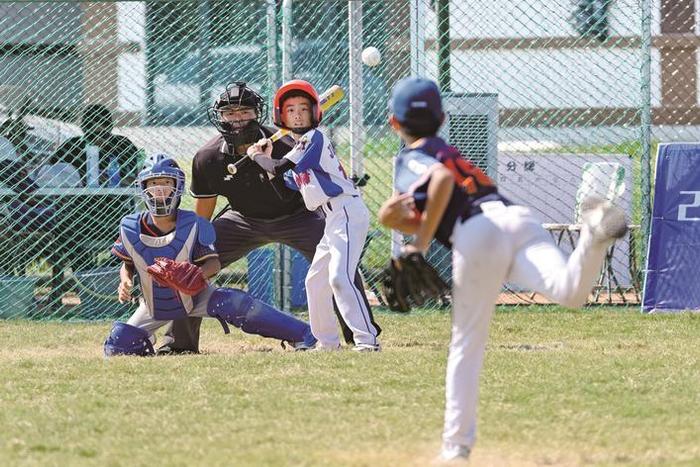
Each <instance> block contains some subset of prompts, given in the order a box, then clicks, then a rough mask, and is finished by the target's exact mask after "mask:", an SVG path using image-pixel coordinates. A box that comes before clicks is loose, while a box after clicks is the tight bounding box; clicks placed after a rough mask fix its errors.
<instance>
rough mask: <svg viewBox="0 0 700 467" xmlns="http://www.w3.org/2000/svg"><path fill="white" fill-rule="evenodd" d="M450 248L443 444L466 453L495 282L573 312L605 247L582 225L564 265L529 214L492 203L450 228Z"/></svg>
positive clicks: (591, 282)
mask: <svg viewBox="0 0 700 467" xmlns="http://www.w3.org/2000/svg"><path fill="white" fill-rule="evenodd" d="M499 204H500V203H499ZM452 244H453V247H452V270H453V282H454V285H453V295H452V300H453V313H452V341H451V343H450V352H449V357H448V360H447V377H446V406H445V427H444V431H443V442H446V443H453V444H459V445H463V446H467V447H470V448H471V447H472V446H473V444H474V442H475V440H476V409H477V403H478V391H479V374H480V372H481V367H482V363H483V359H484V351H485V349H486V339H487V338H488V330H489V322H490V321H491V316H492V314H493V311H494V308H495V302H496V299H497V298H498V294H499V293H500V291H501V287H502V286H503V284H504V283H505V282H506V281H508V282H513V283H515V284H518V285H520V286H522V287H524V288H525V289H528V290H532V291H537V292H540V293H542V294H543V295H545V296H546V297H547V298H549V299H550V300H552V301H554V302H557V303H560V304H561V305H564V306H567V307H572V308H575V307H580V306H582V305H584V304H585V302H586V298H587V297H588V294H589V293H590V291H591V289H592V287H593V285H594V283H595V280H596V279H597V278H598V275H599V273H600V271H601V268H602V266H603V261H604V259H605V253H606V250H607V247H608V246H609V243H599V242H594V241H593V239H592V237H591V234H590V232H589V230H588V228H587V227H586V226H585V225H584V227H583V228H582V229H581V236H580V238H579V241H578V245H577V246H576V248H575V249H574V251H573V252H572V253H571V256H569V258H568V260H567V258H566V257H565V255H564V253H563V252H562V251H561V250H560V249H559V248H558V247H557V246H556V245H555V244H554V241H553V240H552V238H551V236H550V234H549V233H548V232H547V231H546V230H545V229H544V228H543V227H542V224H541V222H540V221H539V220H538V219H536V218H535V216H534V215H533V213H532V211H531V210H530V209H529V208H526V207H523V206H508V207H505V206H503V205H500V208H497V209H493V210H489V211H486V212H485V213H484V214H481V215H477V216H475V217H472V218H469V219H468V220H467V221H465V222H464V223H458V224H457V225H456V226H455V229H454V231H453V234H452Z"/></svg>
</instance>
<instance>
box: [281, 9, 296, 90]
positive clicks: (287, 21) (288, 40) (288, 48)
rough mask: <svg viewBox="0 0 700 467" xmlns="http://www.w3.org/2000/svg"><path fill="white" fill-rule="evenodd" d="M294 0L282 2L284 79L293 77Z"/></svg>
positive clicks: (287, 79)
mask: <svg viewBox="0 0 700 467" xmlns="http://www.w3.org/2000/svg"><path fill="white" fill-rule="evenodd" d="M293 74H294V71H293V70H292V0H284V1H283V2H282V81H289V80H290V79H292V76H293Z"/></svg>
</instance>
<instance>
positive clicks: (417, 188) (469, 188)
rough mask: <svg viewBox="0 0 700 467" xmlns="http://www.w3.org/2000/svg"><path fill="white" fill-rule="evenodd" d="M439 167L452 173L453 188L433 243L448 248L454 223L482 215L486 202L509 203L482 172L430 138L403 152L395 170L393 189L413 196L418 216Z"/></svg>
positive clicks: (457, 153)
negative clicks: (483, 204) (432, 177)
mask: <svg viewBox="0 0 700 467" xmlns="http://www.w3.org/2000/svg"><path fill="white" fill-rule="evenodd" d="M439 165H443V166H444V167H447V168H448V169H449V170H450V172H452V175H453V176H454V179H455V185H456V187H455V189H454V190H453V191H452V197H451V198H450V201H449V203H448V204H447V208H446V209H445V214H444V215H443V217H442V219H441V220H440V224H439V225H438V229H437V231H436V232H435V239H436V240H438V241H439V242H440V243H442V244H443V245H445V246H447V247H448V248H451V246H452V245H451V242H450V236H451V235H452V230H453V229H454V225H455V223H456V222H457V221H463V220H465V219H467V218H469V217H470V216H473V215H476V214H479V213H481V209H480V208H479V205H481V203H483V202H485V201H503V202H504V204H510V202H508V200H506V199H505V198H504V197H502V196H501V195H500V194H499V193H498V190H497V188H496V185H495V184H494V183H493V181H492V180H491V179H490V178H489V177H488V176H487V175H486V174H485V173H484V172H483V171H482V170H481V169H479V168H478V167H476V166H475V165H474V164H472V163H471V162H469V161H468V160H466V159H464V158H463V157H462V155H461V154H460V153H459V151H457V149H455V148H454V147H452V146H449V145H448V144H447V143H445V142H444V141H443V140H442V139H440V138H437V137H432V138H426V139H425V141H424V142H423V143H422V144H421V145H420V146H418V147H415V148H404V149H402V150H401V152H400V153H399V155H398V157H397V160H396V166H395V169H394V170H395V172H394V180H395V182H394V189H395V190H396V191H398V192H399V193H402V194H403V193H410V194H412V195H413V199H414V201H415V204H416V209H417V210H418V212H420V213H422V212H423V210H424V209H425V204H426V202H427V200H428V183H429V182H430V178H431V176H432V174H433V173H434V171H435V168H436V167H438V166H439Z"/></svg>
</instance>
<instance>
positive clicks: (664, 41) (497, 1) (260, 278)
mask: <svg viewBox="0 0 700 467" xmlns="http://www.w3.org/2000/svg"><path fill="white" fill-rule="evenodd" d="M695 8H696V6H695V3H694V2H693V1H690V0H676V1H658V0H654V1H650V0H635V1H633V0H553V1H552V0H489V1H485V0H462V1H449V0H381V1H380V0H376V1H375V0H365V1H359V0H358V1H350V2H348V1H343V0H293V1H292V0H284V1H280V0H278V1H275V0H269V1H266V0H239V1H236V2H230V1H220V0H209V1H204V0H202V1H177V2H175V1H163V2H160V1H159V2H156V1H151V2H148V1H147V2H82V3H81V2H28V3H25V2H9V3H3V4H1V5H0V12H1V13H2V15H1V16H0V47H1V49H0V50H1V52H0V122H3V123H2V126H1V128H0V131H1V134H2V138H0V181H1V182H2V183H1V188H0V193H1V194H2V199H1V200H0V214H1V216H0V218H1V223H0V238H1V239H2V245H3V248H2V251H0V274H2V276H1V277H2V278H1V279H0V315H1V316H30V317H37V318H63V317H76V318H104V317H107V316H117V315H120V314H124V313H127V312H128V311H129V308H128V306H122V305H119V304H118V303H116V295H115V289H116V284H117V283H118V276H117V274H116V273H115V271H116V269H117V268H118V267H119V262H118V261H117V260H116V259H115V258H113V257H111V255H110V254H109V248H110V246H111V244H112V242H113V241H114V240H115V238H116V236H117V233H118V224H119V219H120V218H121V217H122V216H123V215H125V214H127V213H129V212H133V211H134V210H138V209H142V206H141V205H140V202H139V201H138V196H137V193H136V191H135V189H134V188H133V180H134V177H135V175H136V173H137V171H138V167H139V164H140V163H141V160H142V159H143V157H144V155H145V154H148V153H153V152H166V153H168V154H171V155H173V156H174V157H176V158H177V159H178V160H179V161H180V162H181V165H182V167H183V168H184V169H185V170H186V172H187V173H188V176H189V172H190V165H191V161H192V157H193V155H194V154H195V153H196V151H197V150H198V148H200V147H201V146H202V145H204V143H205V142H207V141H208V140H209V139H210V138H212V137H213V136H215V135H216V130H215V129H214V128H213V127H212V126H211V125H210V124H209V122H208V120H207V113H206V108H207V107H208V106H210V105H211V104H212V103H213V102H214V100H215V98H216V97H217V96H218V94H219V93H221V92H222V91H223V90H224V88H225V85H226V84H227V83H228V82H231V81H246V82H247V83H249V85H250V86H251V87H253V88H255V89H256V90H258V91H259V92H260V93H261V94H263V95H264V96H265V97H266V99H267V100H268V101H269V100H271V97H272V94H273V93H274V90H275V88H276V86H278V85H279V84H281V82H282V81H284V80H286V79H289V78H303V79H307V80H309V81H311V82H312V83H313V84H314V85H315V86H316V87H317V89H319V90H320V91H322V90H324V89H326V88H328V87H330V86H331V85H334V84H338V85H340V86H342V87H343V88H344V89H345V91H346V93H347V94H348V97H347V98H346V99H345V100H344V101H343V102H341V103H340V104H338V105H337V106H336V107H335V108H333V109H332V110H330V111H329V112H327V113H326V115H325V116H324V125H325V127H326V129H327V131H328V132H329V133H330V135H331V136H332V138H333V140H334V142H335V145H336V149H337V153H338V154H339V155H340V157H341V158H342V160H343V163H344V165H345V167H346V169H348V170H350V171H351V172H352V175H353V176H354V177H356V178H355V179H356V180H357V182H358V184H359V185H361V186H362V190H363V194H364V199H365V201H366V203H367V205H368V207H369V208H370V211H371V212H372V213H373V218H372V225H371V227H370V234H369V237H368V241H367V243H366V245H365V251H364V254H363V257H362V263H361V272H362V275H363V277H364V280H365V282H366V286H367V287H366V288H367V292H368V296H369V298H370V300H371V301H374V302H375V303H378V304H381V299H380V298H379V297H377V296H376V292H377V287H378V276H379V271H380V269H381V268H382V266H383V265H384V264H385V263H386V261H387V260H388V258H389V256H390V253H391V250H392V238H391V234H390V232H388V231H386V230H384V229H382V228H381V227H380V226H379V225H378V223H377V222H376V212H377V209H378V207H379V206H380V204H381V203H382V201H383V200H385V199H386V198H387V197H388V196H389V195H390V193H391V184H392V180H391V177H392V159H393V156H394V155H395V154H396V153H397V151H398V148H399V140H398V138H397V137H396V136H395V135H393V134H392V133H391V131H390V130H389V128H388V126H387V124H386V120H387V114H388V110H387V101H388V96H389V93H390V90H391V88H392V86H393V84H394V83H395V82H396V81H397V80H398V79H400V78H402V77H405V76H408V75H411V74H414V75H422V76H427V77H430V78H433V79H435V80H436V81H437V82H438V83H439V84H440V86H441V88H442V90H443V92H444V93H445V105H446V109H447V120H446V124H445V126H444V127H443V129H442V134H443V136H444V137H445V138H446V139H448V140H449V141H450V142H451V143H452V144H453V145H456V146H457V147H458V148H459V149H460V150H461V151H462V152H463V154H465V155H466V156H468V157H470V158H472V159H474V160H475V161H476V162H477V163H478V164H481V165H482V166H483V167H484V168H485V169H487V170H488V172H489V173H490V174H491V175H492V176H493V177H494V178H496V179H497V181H498V184H499V186H500V188H501V190H502V191H503V192H504V193H505V194H506V195H507V196H508V197H510V198H511V199H513V200H514V201H517V202H522V203H526V204H527V205H530V206H532V207H534V208H535V209H536V210H537V211H538V212H539V213H540V214H541V216H542V219H543V221H544V222H546V225H547V228H548V229H549V230H550V231H551V233H552V235H553V236H554V238H555V239H556V240H557V241H558V242H560V244H561V246H562V248H564V249H565V250H570V249H571V245H572V244H573V242H575V240H576V236H577V234H578V230H577V221H578V219H577V201H578V200H580V199H581V197H582V196H585V195H586V194H588V193H591V192H598V193H600V194H602V195H604V196H608V197H611V198H612V197H615V198H616V199H617V200H618V202H619V203H620V204H621V205H622V206H623V207H624V208H625V209H626V210H627V212H628V213H629V216H630V219H631V224H632V229H631V231H630V235H629V237H628V238H626V239H624V240H623V241H620V242H618V244H617V245H616V246H615V248H614V250H613V251H611V252H610V254H609V255H608V262H607V264H606V267H605V270H604V271H603V274H602V275H601V279H600V282H599V286H598V287H597V288H596V291H595V294H594V296H592V297H591V299H592V301H593V302H598V303H638V302H639V299H640V281H641V274H642V264H643V263H642V262H643V259H644V249H645V245H646V241H645V238H646V233H647V225H648V221H649V212H650V210H649V206H650V199H649V197H650V173H651V167H650V166H651V162H650V159H651V154H652V153H653V152H654V151H655V144H656V141H658V140H663V141H674V140H686V141H687V140H696V139H698V137H700V135H699V133H700V127H698V126H697V125H698V123H700V118H698V115H700V113H699V112H698V97H697V94H698V93H697V86H696V82H697V80H696V75H697V58H696V47H697V43H698V42H697V34H696V22H695ZM368 46H373V47H376V48H377V49H379V51H380V52H381V54H382V61H381V63H380V64H379V65H378V66H375V67H368V66H365V65H362V63H361V62H360V53H361V51H362V49H363V48H365V47H368ZM266 123H269V122H266ZM112 127H113V128H112ZM225 175H226V174H224V173H222V177H223V176H225ZM188 182H189V180H188ZM224 205H225V200H224V199H223V198H219V204H218V206H219V208H223V207H224ZM192 206H193V199H192V198H191V197H189V196H186V197H185V198H184V200H183V207H184V208H191V207H192ZM430 260H431V261H432V262H433V263H434V264H436V265H438V267H439V268H440V270H441V272H442V273H443V274H444V275H445V277H446V278H449V276H450V260H449V255H448V253H447V252H446V251H445V250H444V249H442V248H441V247H438V246H435V247H433V248H431V250H430ZM304 271H305V264H304V260H303V259H302V258H301V257H300V255H295V254H293V253H292V252H291V251H288V250H286V249H282V248H279V247H277V246H276V245H270V246H269V247H267V248H266V249H263V250H258V251H255V252H253V253H251V254H250V255H248V256H247V257H246V258H242V259H241V260H240V261H238V262H236V263H234V264H233V265H231V266H229V267H227V268H226V269H225V270H224V271H223V273H222V274H221V276H220V277H219V279H218V283H219V284H230V285H236V286H239V287H243V288H247V287H248V288H250V289H251V290H253V291H254V292H255V293H256V294H257V295H258V296H261V297H263V298H265V299H269V300H276V301H278V303H280V304H281V305H283V306H284V307H285V308H287V307H290V306H291V307H296V306H299V307H303V306H304V301H305V298H304V293H303V277H304ZM542 300H543V298H542V297H539V296H537V295H533V294H531V293H530V292H528V291H524V290H518V289H516V288H515V286H508V287H507V288H506V289H505V290H504V293H503V295H502V300H501V301H502V302H503V303H535V302H540V301H542ZM435 305H436V306H437V305H440V304H435Z"/></svg>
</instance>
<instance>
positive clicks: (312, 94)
mask: <svg viewBox="0 0 700 467" xmlns="http://www.w3.org/2000/svg"><path fill="white" fill-rule="evenodd" d="M296 93H299V94H302V95H304V94H305V95H307V96H308V97H309V99H311V125H312V127H313V128H316V127H317V126H318V125H319V124H320V123H321V118H322V117H323V112H322V111H321V106H320V104H319V101H320V99H319V97H318V92H316V89H315V88H314V87H313V85H312V84H311V83H309V82H308V81H304V80H303V79H293V80H291V81H288V82H286V83H284V84H283V85H282V86H281V87H280V88H279V89H278V90H277V92H276V93H275V99H274V101H273V104H272V107H273V109H272V122H273V123H274V124H275V125H276V126H278V127H279V128H286V126H285V125H284V123H283V122H282V104H283V103H284V100H285V99H286V98H288V97H291V95H294V94H296Z"/></svg>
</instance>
